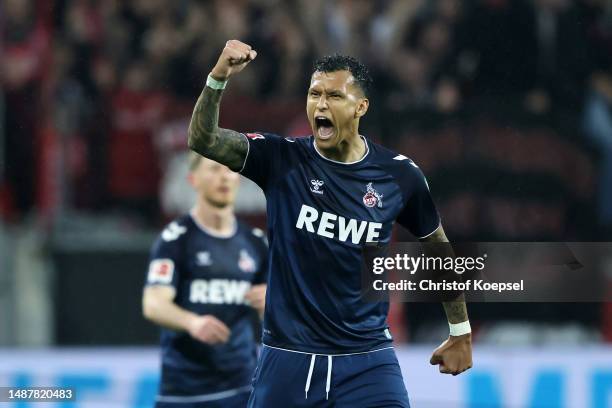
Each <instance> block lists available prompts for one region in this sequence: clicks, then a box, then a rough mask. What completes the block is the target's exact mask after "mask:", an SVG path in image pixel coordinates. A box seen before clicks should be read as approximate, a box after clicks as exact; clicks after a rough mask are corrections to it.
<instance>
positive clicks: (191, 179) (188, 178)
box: [187, 172, 195, 188]
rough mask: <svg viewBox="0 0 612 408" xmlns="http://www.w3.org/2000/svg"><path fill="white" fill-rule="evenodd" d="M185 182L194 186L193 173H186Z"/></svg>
mask: <svg viewBox="0 0 612 408" xmlns="http://www.w3.org/2000/svg"><path fill="white" fill-rule="evenodd" d="M187 182H189V184H190V185H191V187H193V188H195V179H194V177H193V173H192V172H189V173H188V174H187Z"/></svg>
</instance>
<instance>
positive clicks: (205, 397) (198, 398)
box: [155, 385, 253, 403]
mask: <svg viewBox="0 0 612 408" xmlns="http://www.w3.org/2000/svg"><path fill="white" fill-rule="evenodd" d="M252 389H253V387H251V386H250V385H245V386H244V387H240V388H233V389H231V390H227V391H221V392H215V393H213V394H202V395H190V396H186V397H184V396H175V395H158V396H157V397H156V398H155V399H156V400H157V401H159V402H178V403H181V402H184V403H187V402H206V401H217V400H220V399H225V398H230V397H233V396H236V395H238V394H242V393H243V392H251V390H252Z"/></svg>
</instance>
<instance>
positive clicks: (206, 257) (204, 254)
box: [196, 251, 213, 266]
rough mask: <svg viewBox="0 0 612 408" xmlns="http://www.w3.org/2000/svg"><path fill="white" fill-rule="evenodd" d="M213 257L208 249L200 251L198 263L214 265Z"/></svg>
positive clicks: (200, 264)
mask: <svg viewBox="0 0 612 408" xmlns="http://www.w3.org/2000/svg"><path fill="white" fill-rule="evenodd" d="M212 263H213V262H212V258H211V257H210V252H208V251H200V252H198V253H196V265H198V266H210V265H212Z"/></svg>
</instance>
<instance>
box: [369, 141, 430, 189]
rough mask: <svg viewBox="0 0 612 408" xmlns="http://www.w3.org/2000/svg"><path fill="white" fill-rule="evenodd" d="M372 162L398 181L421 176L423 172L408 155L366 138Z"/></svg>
mask: <svg viewBox="0 0 612 408" xmlns="http://www.w3.org/2000/svg"><path fill="white" fill-rule="evenodd" d="M368 143H369V145H370V149H371V151H372V152H371V154H372V159H371V160H372V162H373V163H375V164H377V165H378V166H380V167H381V168H382V169H384V170H386V171H388V172H389V173H390V174H391V175H392V176H394V177H395V178H396V179H398V181H409V180H414V179H415V178H422V177H423V172H422V171H421V169H420V168H419V166H418V165H417V164H416V163H415V162H414V160H412V159H411V158H410V157H408V156H406V155H404V154H402V153H398V152H396V151H393V150H391V149H389V148H386V147H384V146H382V145H380V144H378V143H374V142H371V141H369V140H368Z"/></svg>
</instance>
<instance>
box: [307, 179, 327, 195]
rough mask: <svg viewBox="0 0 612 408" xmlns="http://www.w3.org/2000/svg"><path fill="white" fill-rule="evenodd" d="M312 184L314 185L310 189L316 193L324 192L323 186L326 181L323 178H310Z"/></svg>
mask: <svg viewBox="0 0 612 408" xmlns="http://www.w3.org/2000/svg"><path fill="white" fill-rule="evenodd" d="M310 184H311V185H312V187H310V191H312V192H313V193H315V194H323V190H322V189H321V187H323V184H325V182H324V181H323V180H315V179H313V180H310Z"/></svg>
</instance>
